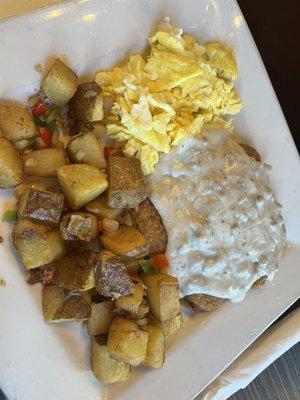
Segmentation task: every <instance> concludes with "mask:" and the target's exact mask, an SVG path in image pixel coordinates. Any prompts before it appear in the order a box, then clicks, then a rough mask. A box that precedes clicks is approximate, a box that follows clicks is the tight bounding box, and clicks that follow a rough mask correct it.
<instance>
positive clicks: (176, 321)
mask: <svg viewBox="0 0 300 400" xmlns="http://www.w3.org/2000/svg"><path fill="white" fill-rule="evenodd" d="M148 318H149V323H150V324H151V325H154V326H158V327H159V328H160V329H161V330H162V331H163V334H164V336H165V338H167V337H169V336H172V335H174V333H176V332H177V331H178V330H179V328H180V327H181V324H182V314H181V313H179V314H177V315H176V317H174V318H171V319H168V320H167V321H164V322H161V321H159V320H158V319H157V318H155V317H154V315H151V314H150V315H149V317H148Z"/></svg>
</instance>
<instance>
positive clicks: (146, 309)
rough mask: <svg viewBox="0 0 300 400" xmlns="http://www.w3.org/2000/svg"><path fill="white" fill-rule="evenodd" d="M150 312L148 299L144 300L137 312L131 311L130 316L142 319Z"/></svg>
mask: <svg viewBox="0 0 300 400" xmlns="http://www.w3.org/2000/svg"><path fill="white" fill-rule="evenodd" d="M148 312H149V304H148V302H147V301H146V300H144V299H143V300H142V302H141V304H140V306H139V308H138V310H137V312H136V313H130V318H132V319H141V318H144V317H145V316H146V314H148Z"/></svg>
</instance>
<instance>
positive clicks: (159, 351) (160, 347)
mask: <svg viewBox="0 0 300 400" xmlns="http://www.w3.org/2000/svg"><path fill="white" fill-rule="evenodd" d="M141 329H142V330H143V331H146V332H148V333H149V336H148V343H147V351H146V357H145V360H144V362H143V364H145V365H148V366H149V367H153V368H161V367H162V366H163V363H164V361H165V337H164V334H163V331H162V330H161V329H160V328H159V327H158V326H151V325H145V326H142V327H141Z"/></svg>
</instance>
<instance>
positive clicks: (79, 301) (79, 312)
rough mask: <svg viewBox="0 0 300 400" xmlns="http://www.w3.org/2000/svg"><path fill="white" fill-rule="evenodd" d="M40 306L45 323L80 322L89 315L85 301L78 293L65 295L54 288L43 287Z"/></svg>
mask: <svg viewBox="0 0 300 400" xmlns="http://www.w3.org/2000/svg"><path fill="white" fill-rule="evenodd" d="M42 305H43V314H44V318H45V321H47V322H65V321H81V320H85V319H87V318H88V317H89V316H90V314H91V306H90V305H89V303H88V301H87V299H86V298H85V297H84V296H82V295H81V294H79V293H74V292H71V293H67V294H66V293H65V292H64V290H63V289H61V288H58V287H56V286H44V287H43V291H42Z"/></svg>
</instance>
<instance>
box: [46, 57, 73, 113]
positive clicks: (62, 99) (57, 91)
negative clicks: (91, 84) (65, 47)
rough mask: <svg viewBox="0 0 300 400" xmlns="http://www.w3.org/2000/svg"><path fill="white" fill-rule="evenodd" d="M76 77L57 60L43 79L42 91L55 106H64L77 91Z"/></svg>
mask: <svg viewBox="0 0 300 400" xmlns="http://www.w3.org/2000/svg"><path fill="white" fill-rule="evenodd" d="M77 86H78V76H77V75H76V74H75V72H74V71H72V70H71V69H70V68H69V67H67V66H66V65H65V64H64V63H63V62H62V61H61V60H60V59H59V58H57V59H56V60H55V61H54V63H53V64H52V66H51V68H50V70H49V71H48V73H47V75H46V76H45V78H44V79H43V82H42V89H43V91H44V92H45V94H46V96H47V97H48V98H49V99H50V100H51V101H53V103H54V104H55V105H57V106H64V105H65V104H67V103H68V101H69V100H70V99H71V97H72V96H73V95H74V93H75V92H76V90H77Z"/></svg>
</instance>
